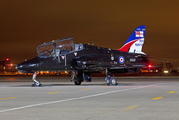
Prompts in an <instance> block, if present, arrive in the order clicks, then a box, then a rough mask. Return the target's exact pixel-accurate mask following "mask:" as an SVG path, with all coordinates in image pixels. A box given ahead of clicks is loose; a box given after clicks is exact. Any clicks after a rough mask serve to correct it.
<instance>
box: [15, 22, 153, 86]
mask: <svg viewBox="0 0 179 120" xmlns="http://www.w3.org/2000/svg"><path fill="white" fill-rule="evenodd" d="M145 31H146V26H143V25H142V26H139V27H137V28H136V29H135V31H134V32H133V33H132V35H131V36H130V37H129V39H128V40H127V41H126V43H125V44H124V45H123V46H122V47H121V48H120V49H117V50H114V49H110V48H104V47H99V46H94V45H89V44H82V43H80V44H74V40H73V37H69V38H65V39H61V40H58V41H52V42H49V43H44V44H41V45H39V46H38V47H37V53H38V54H39V55H38V56H36V57H35V58H33V59H30V60H27V61H25V62H23V63H20V64H18V65H17V69H18V70H19V72H26V73H35V74H36V71H71V74H72V80H74V83H75V85H80V84H81V82H83V81H84V80H85V81H86V82H91V79H92V77H91V73H96V72H100V71H106V80H107V82H109V83H110V84H112V85H116V84H117V81H116V79H115V78H114V77H112V74H113V73H127V72H141V70H140V69H141V68H145V67H148V66H149V64H150V63H149V59H148V56H147V55H146V54H145V53H144V52H142V46H143V44H144V38H145ZM35 74H34V75H35ZM34 85H35V86H39V85H40V82H39V81H37V80H35V79H34Z"/></svg>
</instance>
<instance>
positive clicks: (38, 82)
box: [32, 72, 42, 87]
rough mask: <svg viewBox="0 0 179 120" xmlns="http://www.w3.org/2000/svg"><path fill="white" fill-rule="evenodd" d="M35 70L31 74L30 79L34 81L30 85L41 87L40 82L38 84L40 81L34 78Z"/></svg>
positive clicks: (35, 75)
mask: <svg viewBox="0 0 179 120" xmlns="http://www.w3.org/2000/svg"><path fill="white" fill-rule="evenodd" d="M36 77H37V72H34V74H33V76H32V80H33V81H34V84H32V87H41V86H42V84H40V81H38V80H36Z"/></svg>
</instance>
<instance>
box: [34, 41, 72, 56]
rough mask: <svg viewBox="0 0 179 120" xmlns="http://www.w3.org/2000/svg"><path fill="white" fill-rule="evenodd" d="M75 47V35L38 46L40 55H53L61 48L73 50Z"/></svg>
mask: <svg viewBox="0 0 179 120" xmlns="http://www.w3.org/2000/svg"><path fill="white" fill-rule="evenodd" d="M72 49H74V40H73V37H69V38H65V39H61V40H57V41H52V42H49V43H44V44H41V45H39V46H38V47H37V53H38V54H39V55H52V54H55V53H56V52H58V54H59V51H61V50H72Z"/></svg>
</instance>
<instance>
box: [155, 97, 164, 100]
mask: <svg viewBox="0 0 179 120" xmlns="http://www.w3.org/2000/svg"><path fill="white" fill-rule="evenodd" d="M161 98H163V97H156V98H153V100H158V99H161Z"/></svg>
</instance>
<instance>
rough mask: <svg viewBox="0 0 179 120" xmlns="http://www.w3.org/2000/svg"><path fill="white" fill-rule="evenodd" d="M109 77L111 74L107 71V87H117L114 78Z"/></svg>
mask: <svg viewBox="0 0 179 120" xmlns="http://www.w3.org/2000/svg"><path fill="white" fill-rule="evenodd" d="M111 76H112V75H111V73H110V72H108V71H107V72H106V80H107V82H108V85H118V83H117V80H116V78H114V77H111Z"/></svg>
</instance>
